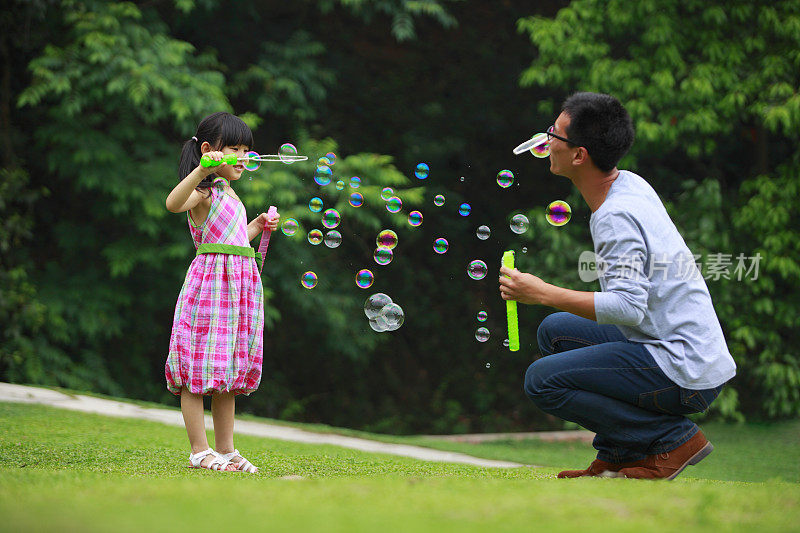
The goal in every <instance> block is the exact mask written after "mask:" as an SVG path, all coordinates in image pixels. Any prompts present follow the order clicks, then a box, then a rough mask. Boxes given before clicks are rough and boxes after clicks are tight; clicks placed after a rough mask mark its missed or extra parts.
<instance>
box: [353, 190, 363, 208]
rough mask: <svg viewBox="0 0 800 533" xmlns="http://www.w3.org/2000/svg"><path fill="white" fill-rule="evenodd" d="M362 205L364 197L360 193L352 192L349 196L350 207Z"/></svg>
mask: <svg viewBox="0 0 800 533" xmlns="http://www.w3.org/2000/svg"><path fill="white" fill-rule="evenodd" d="M363 203H364V196H363V195H362V194H361V193H360V192H354V193H352V194H351V195H350V205H352V206H353V207H361V205H362V204H363Z"/></svg>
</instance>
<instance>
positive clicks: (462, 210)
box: [458, 204, 472, 217]
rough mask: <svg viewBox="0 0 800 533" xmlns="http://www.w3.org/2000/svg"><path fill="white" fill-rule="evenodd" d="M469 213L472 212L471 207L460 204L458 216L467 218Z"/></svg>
mask: <svg viewBox="0 0 800 533" xmlns="http://www.w3.org/2000/svg"><path fill="white" fill-rule="evenodd" d="M470 211H472V207H471V206H470V205H469V204H461V205H460V206H458V214H459V215H461V216H462V217H466V216H469V213H470Z"/></svg>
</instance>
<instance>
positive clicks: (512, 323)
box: [502, 250, 519, 352]
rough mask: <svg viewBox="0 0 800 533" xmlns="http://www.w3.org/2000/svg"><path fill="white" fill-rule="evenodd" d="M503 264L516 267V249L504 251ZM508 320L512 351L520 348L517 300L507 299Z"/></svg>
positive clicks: (511, 267) (509, 347) (509, 340)
mask: <svg viewBox="0 0 800 533" xmlns="http://www.w3.org/2000/svg"><path fill="white" fill-rule="evenodd" d="M502 265H503V266H504V267H506V268H510V269H513V268H514V250H506V251H505V252H503V261H502ZM506 320H507V322H508V349H509V350H511V351H512V352H516V351H518V350H519V319H518V318H517V302H516V300H506Z"/></svg>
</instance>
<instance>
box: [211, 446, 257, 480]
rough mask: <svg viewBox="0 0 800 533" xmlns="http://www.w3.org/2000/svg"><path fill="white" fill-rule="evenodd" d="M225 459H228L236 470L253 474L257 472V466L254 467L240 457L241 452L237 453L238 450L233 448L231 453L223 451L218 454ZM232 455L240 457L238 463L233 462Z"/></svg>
mask: <svg viewBox="0 0 800 533" xmlns="http://www.w3.org/2000/svg"><path fill="white" fill-rule="evenodd" d="M220 457H222V458H223V459H225V460H226V461H229V462H230V463H231V464H232V465H233V466H235V467H236V470H239V471H241V472H247V473H248V474H255V473H256V472H258V467H256V466H255V465H254V464H253V463H251V462H250V461H248V460H247V459H245V458H244V457H242V454H240V453H239V450H233V451H232V452H231V453H223V454H221V455H220ZM234 457H242V460H241V461H239V462H238V463H234V462H233V458H234Z"/></svg>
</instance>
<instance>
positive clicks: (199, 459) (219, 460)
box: [189, 448, 235, 472]
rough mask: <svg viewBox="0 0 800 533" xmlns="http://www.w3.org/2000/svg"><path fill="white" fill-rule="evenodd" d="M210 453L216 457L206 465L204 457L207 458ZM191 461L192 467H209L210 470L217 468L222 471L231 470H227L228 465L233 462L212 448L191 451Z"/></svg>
mask: <svg viewBox="0 0 800 533" xmlns="http://www.w3.org/2000/svg"><path fill="white" fill-rule="evenodd" d="M209 455H213V456H214V459H212V460H211V462H210V463H208V464H207V465H205V466H204V465H203V464H202V463H203V459H205V458H206V457H208V456H209ZM189 462H190V463H192V468H207V469H208V470H217V471H222V472H230V470H227V469H226V467H227V466H228V465H229V464H232V463H231V462H230V461H229V460H228V459H225V458H224V457H222V456H221V455H220V454H218V453H217V452H215V451H214V450H212V449H211V448H209V449H207V450H205V451H203V452H197V453H190V454H189ZM234 466H235V465H234Z"/></svg>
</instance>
